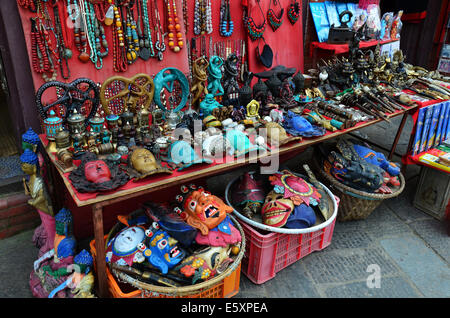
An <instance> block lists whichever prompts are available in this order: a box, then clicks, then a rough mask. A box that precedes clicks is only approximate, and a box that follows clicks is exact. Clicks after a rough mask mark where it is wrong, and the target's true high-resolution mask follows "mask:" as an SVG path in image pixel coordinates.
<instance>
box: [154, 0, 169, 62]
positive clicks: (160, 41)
mask: <svg viewBox="0 0 450 318" xmlns="http://www.w3.org/2000/svg"><path fill="white" fill-rule="evenodd" d="M154 1H155V2H154V16H153V17H152V19H153V21H155V23H154V24H155V33H156V42H155V49H156V50H157V51H158V53H157V57H158V60H160V61H162V60H163V52H164V51H165V50H166V44H165V43H164V33H163V30H162V25H161V17H160V15H159V11H158V3H157V1H156V0H154Z"/></svg>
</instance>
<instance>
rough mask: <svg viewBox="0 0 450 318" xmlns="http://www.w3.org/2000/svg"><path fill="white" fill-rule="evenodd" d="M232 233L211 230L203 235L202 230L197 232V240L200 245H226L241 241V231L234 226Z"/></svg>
mask: <svg viewBox="0 0 450 318" xmlns="http://www.w3.org/2000/svg"><path fill="white" fill-rule="evenodd" d="M230 229H231V235H230V234H226V233H222V232H220V231H209V232H208V234H207V235H202V234H201V233H200V232H198V233H197V236H196V237H195V241H196V242H197V244H200V245H210V246H222V247H226V246H228V245H229V244H235V243H238V242H240V241H241V239H242V238H241V233H239V230H238V229H236V228H235V227H234V226H232V227H231V228H230Z"/></svg>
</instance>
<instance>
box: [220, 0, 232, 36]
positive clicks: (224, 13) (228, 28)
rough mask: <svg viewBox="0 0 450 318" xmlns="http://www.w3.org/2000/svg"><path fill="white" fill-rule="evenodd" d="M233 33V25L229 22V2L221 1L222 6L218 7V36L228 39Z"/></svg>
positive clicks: (226, 0) (227, 0) (228, 0)
mask: <svg viewBox="0 0 450 318" xmlns="http://www.w3.org/2000/svg"><path fill="white" fill-rule="evenodd" d="M233 31H234V24H233V21H232V20H231V13H230V0H222V4H221V5H220V28H219V32H220V35H221V36H224V37H230V36H231V35H232V34H233Z"/></svg>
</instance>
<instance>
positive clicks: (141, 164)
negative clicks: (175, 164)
mask: <svg viewBox="0 0 450 318" xmlns="http://www.w3.org/2000/svg"><path fill="white" fill-rule="evenodd" d="M125 171H126V173H127V174H128V175H129V176H130V178H133V180H134V181H138V180H141V179H143V178H146V177H148V176H151V175H154V174H158V173H168V174H171V173H172V171H170V170H169V169H168V168H164V167H162V166H161V164H160V163H159V162H157V161H156V159H155V156H154V155H153V154H152V153H151V151H150V150H147V149H145V148H135V149H134V150H133V151H132V152H131V153H130V154H129V155H128V166H127V168H126V170H125Z"/></svg>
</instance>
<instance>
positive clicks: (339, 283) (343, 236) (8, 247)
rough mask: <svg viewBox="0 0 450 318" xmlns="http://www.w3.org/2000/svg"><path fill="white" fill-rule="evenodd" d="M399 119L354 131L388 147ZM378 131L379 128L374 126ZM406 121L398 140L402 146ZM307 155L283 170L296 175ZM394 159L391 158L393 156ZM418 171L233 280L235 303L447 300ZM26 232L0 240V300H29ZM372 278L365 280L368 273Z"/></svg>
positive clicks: (446, 241) (444, 262) (220, 186)
mask: <svg viewBox="0 0 450 318" xmlns="http://www.w3.org/2000/svg"><path fill="white" fill-rule="evenodd" d="M398 122H399V119H396V120H395V121H393V124H392V125H391V126H386V124H385V123H380V124H379V125H375V126H373V127H369V128H370V129H363V130H362V131H360V132H361V133H362V135H363V134H367V135H369V136H370V140H372V141H374V142H376V143H378V144H379V145H382V146H384V147H386V148H390V145H389V144H387V141H386V139H387V138H386V136H389V137H390V138H389V139H390V142H392V140H393V138H394V136H395V128H396V125H398ZM379 126H381V127H379ZM410 129H411V123H410V121H409V122H408V124H407V125H406V127H405V133H404V134H403V136H402V139H401V141H400V143H399V149H398V152H400V153H401V152H402V151H404V149H405V148H406V145H407V142H408V138H409V132H410V131H411V130H410ZM310 155H311V152H310V151H306V152H305V153H304V154H302V155H300V156H298V157H297V158H294V159H293V160H290V161H289V162H288V163H286V165H287V166H288V167H289V168H292V169H293V170H298V169H295V168H298V166H299V162H302V160H303V159H305V158H308V156H310ZM394 159H396V160H397V161H398V160H399V158H398V157H396V158H394ZM240 173H242V170H238V171H233V172H232V173H231V174H228V175H224V176H218V177H214V178H211V179H210V180H209V182H208V183H209V185H211V189H210V190H211V192H212V193H217V194H219V195H221V194H223V193H224V192H223V191H224V188H225V185H226V184H227V183H228V181H229V180H231V178H233V177H234V176H235V175H238V174H240ZM418 174H419V167H417V166H410V167H408V170H407V173H406V176H405V177H406V180H407V182H406V188H405V190H404V192H403V193H402V194H401V195H400V196H399V197H397V198H393V199H390V200H387V201H385V202H383V203H382V204H381V205H380V206H379V207H378V208H377V209H376V210H375V211H374V212H372V214H371V215H370V216H369V217H368V218H367V219H365V220H359V221H350V222H336V225H335V228H334V234H333V238H332V241H331V244H330V245H329V246H328V247H327V248H325V249H324V250H322V251H316V252H313V253H311V254H309V255H308V256H306V257H304V258H302V259H300V260H299V261H297V262H295V263H294V264H292V265H290V266H288V267H286V268H284V269H283V270H281V271H280V272H278V273H277V274H276V275H275V277H274V278H273V279H271V280H269V281H267V282H266V283H264V284H261V285H256V284H254V283H252V282H251V281H250V280H249V279H248V278H246V277H245V275H241V281H240V291H239V293H238V294H237V295H236V296H235V298H280V297H287V298H341V297H342V298H410V297H414V298H449V297H450V265H449V263H450V237H449V236H448V235H447V233H446V228H445V225H444V223H443V222H440V221H438V220H436V219H434V218H432V217H431V216H429V215H428V214H426V213H424V212H421V211H420V210H418V209H416V208H414V207H413V205H412V200H413V197H414V193H415V189H416V186H417V182H418ZM32 235H33V231H27V232H24V233H21V234H18V235H16V236H14V237H11V238H8V239H4V240H0V297H1V298H4V297H15V298H29V297H32V295H31V292H30V290H29V287H28V277H29V273H30V271H31V270H32V267H33V265H32V264H33V261H34V260H35V259H36V257H37V249H36V248H35V247H34V246H33V244H32V242H31V238H32ZM374 273H379V274H380V279H379V280H378V281H377V280H373V279H371V277H373V276H371V275H373V274H374Z"/></svg>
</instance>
